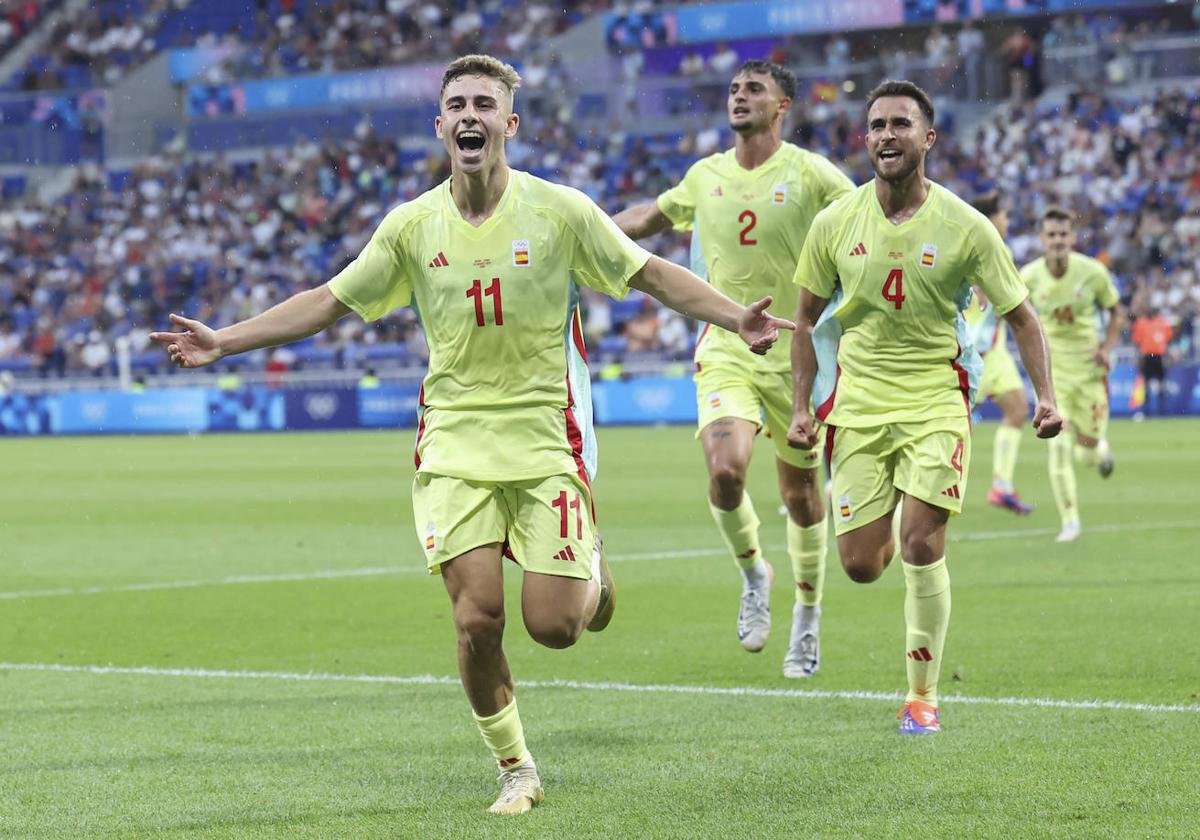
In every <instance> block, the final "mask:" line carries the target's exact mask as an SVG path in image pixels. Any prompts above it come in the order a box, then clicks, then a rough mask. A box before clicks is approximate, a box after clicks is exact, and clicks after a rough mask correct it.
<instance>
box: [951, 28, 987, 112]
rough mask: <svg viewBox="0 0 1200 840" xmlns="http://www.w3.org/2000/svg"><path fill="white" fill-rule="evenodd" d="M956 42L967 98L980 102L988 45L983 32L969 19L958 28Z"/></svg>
mask: <svg viewBox="0 0 1200 840" xmlns="http://www.w3.org/2000/svg"><path fill="white" fill-rule="evenodd" d="M954 43H955V50H956V51H957V53H958V62H959V66H960V67H962V72H963V83H964V85H965V88H964V92H965V94H966V98H967V100H968V101H970V102H978V101H980V99H981V94H982V93H983V56H984V49H985V46H986V45H985V42H984V39H983V33H982V32H980V31H979V30H978V29H976V28H975V27H974V26H973V25H972V24H971V22H970V21H967V22H966V23H965V24H963V28H962V29H960V30H958V35H957V36H956V37H955V42H954Z"/></svg>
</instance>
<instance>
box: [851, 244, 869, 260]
mask: <svg viewBox="0 0 1200 840" xmlns="http://www.w3.org/2000/svg"><path fill="white" fill-rule="evenodd" d="M866 255H867V246H866V245H864V244H862V243H861V242H859V243H858V244H857V245H855V246H854V250H852V251H851V252H850V256H852V257H865V256H866Z"/></svg>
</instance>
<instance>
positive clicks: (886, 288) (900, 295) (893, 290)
mask: <svg viewBox="0 0 1200 840" xmlns="http://www.w3.org/2000/svg"><path fill="white" fill-rule="evenodd" d="M883 299H884V300H887V301H891V302H892V303H893V304H895V306H896V308H897V309H899V308H900V304H902V303H904V270H903V269H901V268H893V269H892V270H891V271H889V272H888V276H887V280H884V281H883Z"/></svg>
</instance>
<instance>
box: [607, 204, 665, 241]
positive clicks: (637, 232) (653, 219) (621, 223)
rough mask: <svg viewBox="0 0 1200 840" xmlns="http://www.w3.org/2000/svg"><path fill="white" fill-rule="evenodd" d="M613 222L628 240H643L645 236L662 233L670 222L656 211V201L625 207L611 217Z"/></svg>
mask: <svg viewBox="0 0 1200 840" xmlns="http://www.w3.org/2000/svg"><path fill="white" fill-rule="evenodd" d="M613 221H614V222H616V223H617V227H619V228H620V229H621V232H622V233H624V234H625V235H626V236H628V237H629V238H630V239H644V238H645V237H647V236H653V235H654V234H656V233H662V232H663V231H664V230H666V229H667V228H669V227H670V226H671V220H670V219H668V218H667V216H666V214H665V213H663V211H662V210H660V209H658V202H657V201H647V202H645V203H644V204H635V205H633V206H632V207H626V208H625V209H624V210H622V211H621V212H620V213H618V214H617V215H615V216H613Z"/></svg>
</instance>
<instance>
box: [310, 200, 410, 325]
mask: <svg viewBox="0 0 1200 840" xmlns="http://www.w3.org/2000/svg"><path fill="white" fill-rule="evenodd" d="M403 211H404V206H403V205H402V206H400V207H397V208H396V209H395V210H393V211H392V212H391V213H389V214H388V215H387V216H386V217H385V218H384V220H383V221H382V222H380V224H379V227H377V228H376V229H375V233H374V234H372V235H371V240H370V241H369V242H368V243H367V244H366V246H365V247H364V248H363V249H362V251H361V252H360V253H359V255H358V256H357V257H356V258H355V260H354V262H352V263H350V265H348V266H346V267H345V268H344V269H342V270H341V271H340V272H339V273H338V274H337V276H336V277H334V278H333V279H332V280H330V281H329V290H330V291H331V292H332V293H333V296H334V297H336V298H337V299H338V300H340V301H341V302H342V303H344V304H346V306H349V307H350V308H351V309H353V310H354V311H355V312H357V313H358V314H359V315H361V316H362V318H363V320H364V321H374V320H377V319H379V318H382V317H383V316H384V315H386V314H387V313H389V312H391V311H392V310H393V309H396V308H397V307H401V306H408V305H409V303H410V302H411V301H412V290H413V287H412V277H411V276H410V274H409V271H408V268H407V266H408V260H407V259H406V258H405V255H404V251H403V247H404V246H403V243H402V242H401V238H402V234H403V232H404V229H405V225H404V222H405V220H406V219H407V218H410V215H409V214H408V213H405V212H403Z"/></svg>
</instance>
